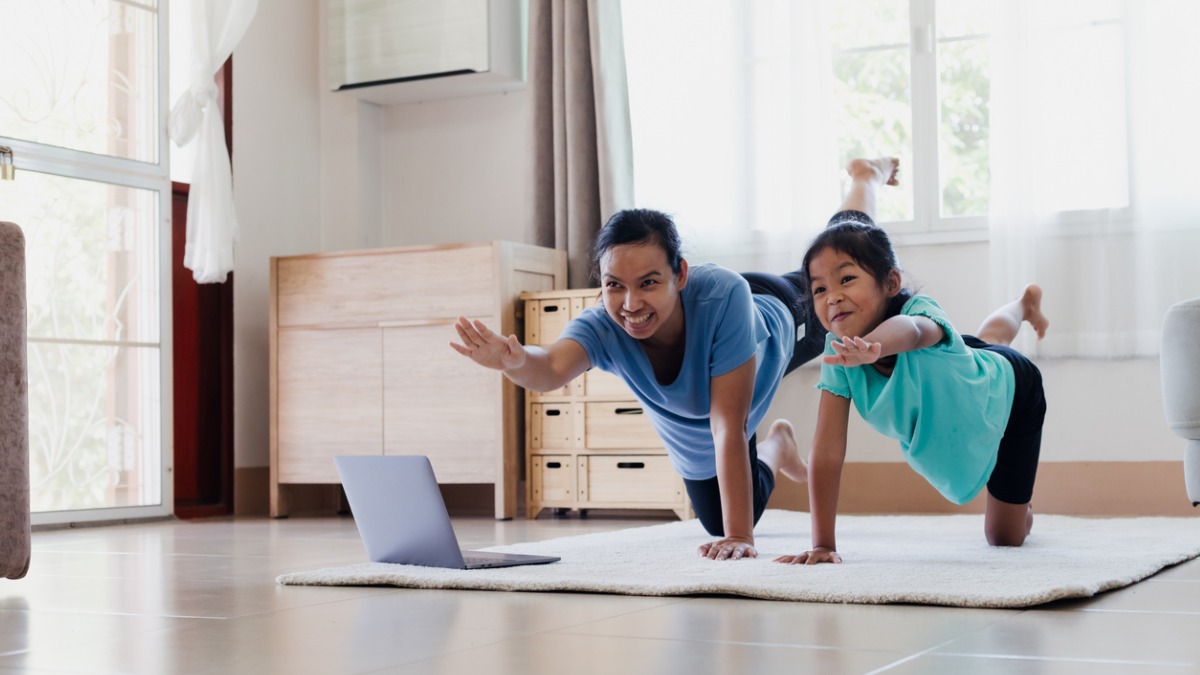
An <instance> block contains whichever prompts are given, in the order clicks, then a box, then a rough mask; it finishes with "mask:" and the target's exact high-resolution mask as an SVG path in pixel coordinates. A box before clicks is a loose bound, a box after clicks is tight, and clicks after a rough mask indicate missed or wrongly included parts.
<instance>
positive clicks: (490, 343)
mask: <svg viewBox="0 0 1200 675" xmlns="http://www.w3.org/2000/svg"><path fill="white" fill-rule="evenodd" d="M454 328H455V330H457V331H458V337H459V339H461V340H462V344H461V345H460V344H457V343H454V342H451V343H450V346H451V347H454V350H455V351H456V352H458V353H459V354H462V355H463V356H466V357H469V358H470V359H471V360H472V361H474V362H475V363H478V364H479V365H481V366H486V367H488V368H493V369H495V370H508V369H509V368H520V367H521V366H522V365H524V364H525V348H524V347H523V346H521V343H520V342H519V341H518V340H517V336H516V335H510V336H508V337H507V338H503V337H500V336H499V335H497V334H495V333H493V332H492V330H491V329H490V328H488V327H487V326H485V325H484V323H483V322H482V321H479V320H478V319H476V320H475V321H471V320H470V319H467V318H466V317H465V316H460V317H458V321H456V322H455V323H454Z"/></svg>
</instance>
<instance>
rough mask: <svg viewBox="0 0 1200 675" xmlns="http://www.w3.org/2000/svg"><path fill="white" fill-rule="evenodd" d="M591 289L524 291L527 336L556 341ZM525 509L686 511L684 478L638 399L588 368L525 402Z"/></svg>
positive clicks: (592, 298)
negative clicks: (558, 385) (678, 471)
mask: <svg viewBox="0 0 1200 675" xmlns="http://www.w3.org/2000/svg"><path fill="white" fill-rule="evenodd" d="M597 294H598V291H597V289H594V288H592V289H583V290H561V291H544V292H527V293H523V294H521V298H522V299H523V300H524V301H525V343H526V344H531V345H546V344H550V343H551V342H554V341H555V340H556V339H557V338H558V336H559V334H561V333H562V330H563V328H564V327H565V326H566V325H567V322H568V321H570V320H571V319H572V318H573V317H575V316H578V315H579V313H580V312H582V311H583V310H584V309H585V308H587V307H590V306H592V305H594V304H596V302H597V299H598V296H597ZM525 416H526V429H527V434H526V441H525V452H526V460H525V466H526V467H527V473H528V475H527V481H526V482H527V486H528V495H527V504H528V508H527V515H528V516H529V517H530V518H536V517H537V516H538V514H539V513H540V512H541V511H542V510H543V509H547V508H560V509H579V510H587V509H595V508H623V509H670V510H672V511H674V512H675V513H676V514H677V515H678V516H679V517H680V518H682V519H687V518H691V517H692V512H691V506H690V504H689V503H688V499H687V491H686V489H685V488H684V486H683V479H681V478H680V477H679V475H678V474H676V473H675V470H674V469H673V468H672V467H671V463H670V461H669V460H668V459H667V453H666V449H665V448H664V447H663V445H662V441H661V440H660V439H659V437H658V434H657V433H656V432H655V431H654V428H653V427H651V425H650V420H649V418H648V417H647V416H646V414H645V410H644V409H643V408H642V404H641V403H640V402H639V401H638V400H637V399H636V398H635V397H634V395H633V392H631V391H630V390H629V388H628V387H627V386H626V385H625V383H624V381H622V380H621V379H620V378H619V377H617V376H615V375H613V374H611V373H606V372H603V371H600V370H595V369H593V370H590V371H588V372H586V373H584V374H583V375H581V376H580V377H578V378H576V379H575V380H574V381H573V382H570V383H568V384H567V385H566V386H565V387H563V388H561V389H557V390H555V391H552V392H541V393H539V392H529V393H528V395H527V396H526V402H525Z"/></svg>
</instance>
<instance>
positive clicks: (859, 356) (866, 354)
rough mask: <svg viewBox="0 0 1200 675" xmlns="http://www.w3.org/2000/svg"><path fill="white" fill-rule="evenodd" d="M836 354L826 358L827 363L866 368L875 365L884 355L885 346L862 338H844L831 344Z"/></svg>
mask: <svg viewBox="0 0 1200 675" xmlns="http://www.w3.org/2000/svg"><path fill="white" fill-rule="evenodd" d="M830 346H831V347H833V351H834V352H836V353H835V354H831V355H829V356H826V357H825V358H824V359H823V360H824V362H825V363H828V364H830V365H834V366H864V365H866V364H868V363H875V362H876V361H878V360H879V355H880V354H882V353H883V344H882V343H880V342H867V341H866V340H864V339H862V338H860V337H853V338H852V337H844V338H842V339H841V340H834V341H833V342H831V343H830Z"/></svg>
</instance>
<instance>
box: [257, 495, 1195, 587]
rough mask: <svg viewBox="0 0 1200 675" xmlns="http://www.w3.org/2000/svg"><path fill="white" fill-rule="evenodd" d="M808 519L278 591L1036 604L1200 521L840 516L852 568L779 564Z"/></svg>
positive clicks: (298, 578) (774, 518)
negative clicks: (1004, 524)
mask: <svg viewBox="0 0 1200 675" xmlns="http://www.w3.org/2000/svg"><path fill="white" fill-rule="evenodd" d="M809 531H810V524H809V516H808V514H807V513H803V512H796V511H779V510H770V511H767V512H766V513H765V514H764V515H763V518H762V520H761V521H760V522H759V524H758V527H757V528H755V539H756V544H757V548H758V551H759V558H757V559H755V560H739V561H724V562H715V561H710V560H706V559H703V558H700V557H699V556H697V555H696V548H697V547H698V546H699V545H700V544H702V543H704V542H706V541H710V540H711V537H709V536H708V535H707V534H705V533H704V531H703V528H701V526H700V523H699V521H696V520H690V521H685V522H675V523H667V524H664V525H651V526H647V527H638V528H633V529H627V530H621V531H617V532H605V533H599V534H585V535H579V536H573V537H563V538H560V539H550V540H546V541H538V542H532V543H525V544H514V545H508V546H496V547H493V548H490V549H486V550H491V551H507V552H511V553H534V554H540V555H556V556H561V557H562V560H561V561H560V562H557V563H552V564H549V565H531V566H526V567H510V568H503V569H493V570H472V571H466V570H447V569H438V568H428V567H417V566H411V565H392V564H386V563H363V564H359V565H350V566H347V567H336V568H328V569H320V570H314V571H311V572H297V573H292V574H285V575H282V576H280V577H279V578H278V579H277V580H276V581H277V582H278V583H280V584H297V585H318V586H401V587H408V588H453V589H475V590H495V591H584V592H593V593H617V594H625V595H696V594H725V595H735V596H743V597H750V598H763V599H769V600H799V601H806V602H839V603H869V604H874V603H917V604H928V605H950V606H956V607H1028V606H1031V605H1037V604H1041V603H1044V602H1049V601H1051V600H1058V599H1061V598H1075V597H1086V596H1091V595H1095V594H1096V593H1100V592H1102V591H1106V590H1110V589H1113V588H1120V587H1122V586H1128V585H1129V584H1132V583H1135V582H1137V581H1140V580H1142V579H1145V578H1146V577H1148V576H1150V575H1152V574H1154V573H1155V572H1157V571H1159V570H1161V569H1162V568H1164V567H1166V566H1169V565H1173V564H1176V563H1179V562H1182V561H1185V560H1189V559H1191V558H1194V557H1196V556H1197V555H1200V519H1196V518H1076V517H1069V516H1054V515H1037V516H1036V517H1035V521H1034V527H1033V533H1032V534H1031V535H1030V537H1029V539H1027V540H1026V542H1025V545H1024V546H1022V547H1020V548H995V547H990V546H988V545H987V544H986V542H985V541H984V538H983V516H982V515H930V516H852V515H843V516H839V517H838V544H839V550H840V552H841V554H842V557H843V558H844V560H845V562H844V563H842V564H841V565H817V566H812V567H805V566H793V565H781V564H778V563H774V562H772V559H773V558H775V557H777V556H780V555H784V554H789V553H800V552H802V551H804V550H805V549H807V548H808V543H809Z"/></svg>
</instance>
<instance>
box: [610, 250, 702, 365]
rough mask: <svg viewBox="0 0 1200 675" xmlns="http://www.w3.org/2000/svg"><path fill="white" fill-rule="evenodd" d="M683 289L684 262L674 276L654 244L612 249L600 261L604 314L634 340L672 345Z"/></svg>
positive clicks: (678, 334) (677, 335)
mask: <svg viewBox="0 0 1200 675" xmlns="http://www.w3.org/2000/svg"><path fill="white" fill-rule="evenodd" d="M685 285H687V261H683V262H682V269H681V271H680V272H679V274H678V275H676V274H675V272H674V271H673V270H672V269H671V265H670V263H669V262H668V261H667V254H666V253H665V252H664V251H663V250H662V248H660V247H659V246H658V245H656V244H622V245H620V246H614V247H612V248H611V249H609V250H608V252H607V253H605V254H604V255H603V257H601V259H600V286H601V288H602V296H603V299H604V310H605V311H606V312H607V313H608V315H609V316H610V317H612V320H613V321H616V322H617V325H619V326H621V328H623V329H624V330H625V332H626V333H628V334H629V336H630V337H632V338H634V339H636V340H651V338H653V340H651V341H652V342H655V343H657V342H661V343H663V344H673V343H674V342H675V341H676V340H677V339H679V338H680V337H681V336H682V334H683V309H682V303H680V301H679V292H680V291H682V290H683V287H684V286H685Z"/></svg>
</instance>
